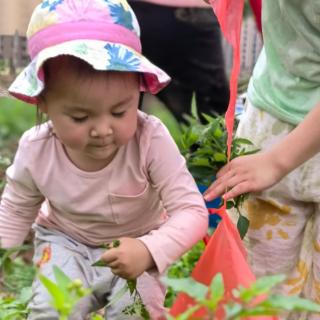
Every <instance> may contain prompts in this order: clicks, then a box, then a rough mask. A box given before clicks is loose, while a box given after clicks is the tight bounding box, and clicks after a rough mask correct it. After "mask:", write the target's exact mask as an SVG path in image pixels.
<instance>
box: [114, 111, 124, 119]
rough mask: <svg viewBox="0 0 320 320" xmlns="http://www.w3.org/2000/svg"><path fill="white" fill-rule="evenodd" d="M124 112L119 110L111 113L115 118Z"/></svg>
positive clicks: (121, 115)
mask: <svg viewBox="0 0 320 320" xmlns="http://www.w3.org/2000/svg"><path fill="white" fill-rule="evenodd" d="M124 114H125V111H121V112H112V115H113V116H114V117H116V118H121V117H123V116H124Z"/></svg>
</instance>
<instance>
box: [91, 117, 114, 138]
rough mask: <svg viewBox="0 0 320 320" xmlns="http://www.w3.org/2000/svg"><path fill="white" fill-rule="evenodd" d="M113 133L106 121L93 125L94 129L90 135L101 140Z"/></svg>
mask: <svg viewBox="0 0 320 320" xmlns="http://www.w3.org/2000/svg"><path fill="white" fill-rule="evenodd" d="M112 133H113V130H112V128H111V126H110V124H108V123H107V122H106V121H99V122H98V123H96V124H95V126H94V128H92V130H91V132H90V135H91V136H92V137H94V138H96V137H99V138H103V137H106V136H108V135H110V134H112Z"/></svg>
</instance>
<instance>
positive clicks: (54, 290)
mask: <svg viewBox="0 0 320 320" xmlns="http://www.w3.org/2000/svg"><path fill="white" fill-rule="evenodd" d="M38 277H39V280H40V281H41V282H42V284H43V285H44V286H45V288H46V289H47V290H48V292H49V293H50V295H51V296H52V298H53V305H54V307H55V308H56V309H59V307H61V306H63V305H64V302H65V298H66V297H65V295H64V294H63V292H62V291H61V290H60V289H59V287H58V286H57V285H56V284H55V283H54V282H53V281H51V280H50V279H49V278H47V277H45V276H44V275H42V274H39V276H38Z"/></svg>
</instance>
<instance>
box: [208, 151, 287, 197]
mask: <svg viewBox="0 0 320 320" xmlns="http://www.w3.org/2000/svg"><path fill="white" fill-rule="evenodd" d="M285 173H286V171H284V170H283V169H282V167H281V166H279V164H278V163H277V161H276V160H275V158H274V157H273V156H272V154H271V153H270V152H262V153H258V154H254V155H249V156H241V157H238V158H235V159H233V160H232V161H230V162H229V163H228V164H227V165H225V166H224V167H223V168H222V169H221V170H220V171H219V172H218V174H217V179H216V180H215V181H214V182H213V183H212V184H211V186H210V187H209V188H208V189H207V191H206V192H205V194H204V198H205V200H207V201H209V200H212V199H215V198H217V197H219V196H222V195H223V198H224V199H225V200H228V199H231V198H234V197H236V196H238V195H240V194H244V193H248V192H258V191H262V190H264V189H267V188H269V187H271V186H273V185H274V184H276V183H277V182H278V181H280V180H281V179H282V177H283V176H284V175H285Z"/></svg>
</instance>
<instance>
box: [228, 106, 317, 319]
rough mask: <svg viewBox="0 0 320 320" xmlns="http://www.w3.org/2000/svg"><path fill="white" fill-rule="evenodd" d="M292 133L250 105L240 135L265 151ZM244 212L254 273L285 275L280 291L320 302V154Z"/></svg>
mask: <svg viewBox="0 0 320 320" xmlns="http://www.w3.org/2000/svg"><path fill="white" fill-rule="evenodd" d="M293 129H294V126H293V125H291V124H289V123H286V122H283V121H281V120H279V119H277V118H275V117H273V116H272V115H270V114H269V113H267V112H264V111H262V110H259V109H257V108H255V107H254V106H252V105H251V104H250V103H247V106H246V112H245V113H244V115H243V116H242V118H241V121H240V124H239V127H238V130H237V135H238V136H239V137H242V138H248V139H250V140H251V141H252V142H253V143H254V144H255V147H258V148H260V149H262V150H264V149H268V148H269V147H271V146H272V145H274V144H275V143H277V142H278V141H280V140H281V139H283V138H284V137H285V136H286V135H287V134H288V133H290V132H291V131H292V130H293ZM319 139H320V137H319ZM293 147H294V146H293ZM283 153H284V154H285V150H283ZM283 156H285V155H283ZM242 212H243V214H244V215H246V216H247V217H248V219H249V220H250V228H249V231H248V234H247V236H246V238H245V245H246V247H247V249H248V260H249V263H250V265H251V267H252V270H253V272H254V273H255V275H256V276H257V277H261V276H264V275H271V274H285V275H286V276H287V280H286V281H285V282H284V283H283V284H282V285H281V286H279V287H278V288H276V292H277V293H281V294H283V295H299V296H300V297H305V298H308V299H311V300H313V301H316V302H318V303H320V154H318V155H316V156H315V157H314V158H312V159H310V160H309V161H307V162H305V163H304V164H303V165H301V166H300V167H299V168H297V169H296V170H294V171H293V172H291V173H290V174H289V175H288V176H286V177H285V178H283V179H282V180H281V181H280V182H279V183H278V184H277V185H275V186H274V187H272V188H270V189H268V190H266V191H264V192H261V193H255V194H251V195H250V197H249V199H248V200H247V201H246V202H245V204H244V207H243V208H242ZM231 215H233V213H231ZM281 319H286V320H302V319H307V320H318V319H320V315H314V314H301V313H290V314H286V315H283V317H282V318H281Z"/></svg>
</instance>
